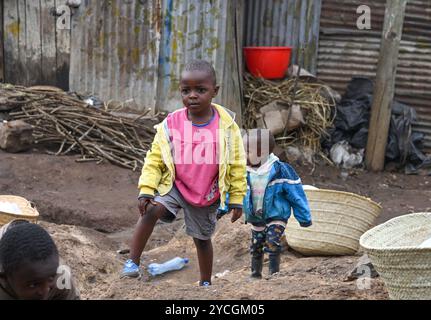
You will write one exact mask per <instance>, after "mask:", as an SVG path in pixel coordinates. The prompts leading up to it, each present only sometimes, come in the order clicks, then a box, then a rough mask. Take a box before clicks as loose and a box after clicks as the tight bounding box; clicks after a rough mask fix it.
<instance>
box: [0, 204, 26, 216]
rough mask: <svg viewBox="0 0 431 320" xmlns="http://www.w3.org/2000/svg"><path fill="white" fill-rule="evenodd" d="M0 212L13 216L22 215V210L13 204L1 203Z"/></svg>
mask: <svg viewBox="0 0 431 320" xmlns="http://www.w3.org/2000/svg"><path fill="white" fill-rule="evenodd" d="M0 211H1V212H5V213H12V214H22V211H21V209H20V208H19V207H18V205H17V204H16V203H13V202H0Z"/></svg>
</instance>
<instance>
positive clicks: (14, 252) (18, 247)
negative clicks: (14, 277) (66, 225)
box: [0, 223, 58, 275]
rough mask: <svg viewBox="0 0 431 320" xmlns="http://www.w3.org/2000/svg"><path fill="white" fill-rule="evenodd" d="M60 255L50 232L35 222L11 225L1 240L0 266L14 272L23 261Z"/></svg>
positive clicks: (41, 259)
mask: <svg viewBox="0 0 431 320" xmlns="http://www.w3.org/2000/svg"><path fill="white" fill-rule="evenodd" d="M53 255H56V256H58V250H57V246H56V245H55V243H54V240H53V239H52V238H51V236H50V235H49V233H48V232H47V231H46V230H45V229H44V228H42V227H41V226H39V225H37V224H34V223H18V224H16V225H13V226H11V227H10V228H9V229H8V230H7V231H6V233H5V234H4V235H3V237H2V238H1V240H0V267H1V269H2V271H3V272H4V273H5V274H6V275H9V274H12V273H13V272H14V271H16V269H17V268H18V267H19V266H20V264H21V263H22V262H23V261H30V262H33V261H43V260H46V259H48V258H50V257H52V256H53Z"/></svg>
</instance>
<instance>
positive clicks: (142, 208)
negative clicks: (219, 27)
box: [139, 198, 157, 217]
mask: <svg viewBox="0 0 431 320" xmlns="http://www.w3.org/2000/svg"><path fill="white" fill-rule="evenodd" d="M149 204H152V205H153V206H155V205H157V203H155V202H154V201H153V199H151V198H142V199H140V200H139V213H140V214H141V217H142V216H143V215H145V213H146V212H147V206H148V205H149Z"/></svg>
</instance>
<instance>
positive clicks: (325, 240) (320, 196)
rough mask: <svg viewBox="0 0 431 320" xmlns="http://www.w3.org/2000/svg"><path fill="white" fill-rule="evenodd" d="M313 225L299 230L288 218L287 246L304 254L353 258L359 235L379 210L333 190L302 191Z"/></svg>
mask: <svg viewBox="0 0 431 320" xmlns="http://www.w3.org/2000/svg"><path fill="white" fill-rule="evenodd" d="M305 193H306V194H307V198H308V203H309V205H310V210H311V216H312V220H313V225H312V226H311V227H308V228H302V227H300V225H299V223H298V222H297V221H296V219H294V218H293V217H291V218H290V219H289V223H288V224H287V227H286V240H287V243H288V244H289V247H291V248H292V249H294V250H295V251H298V252H300V253H302V254H304V255H325V256H327V255H331V256H333V255H336V256H338V255H353V254H355V253H356V252H357V251H358V249H359V238H360V236H361V235H362V234H363V233H364V232H365V231H367V230H368V229H370V228H371V227H372V226H373V224H374V221H375V219H376V218H377V217H378V216H379V214H380V213H381V210H382V208H381V207H380V206H379V205H378V204H377V203H375V202H374V201H371V200H370V199H368V198H365V197H361V196H358V195H356V194H353V193H348V192H342V191H335V190H324V189H318V190H305Z"/></svg>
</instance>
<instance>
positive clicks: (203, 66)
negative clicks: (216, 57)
mask: <svg viewBox="0 0 431 320" xmlns="http://www.w3.org/2000/svg"><path fill="white" fill-rule="evenodd" d="M218 90H219V86H218V85H217V79H216V73H215V70H214V68H213V66H212V65H211V64H210V63H209V62H207V61H205V60H192V61H190V62H189V63H187V64H186V65H185V66H184V69H183V71H182V73H181V79H180V91H181V97H182V99H183V104H184V106H185V107H186V108H187V109H188V110H189V111H190V112H192V113H194V114H203V113H205V112H206V111H207V110H208V109H209V108H210V107H211V102H212V99H213V98H215V96H216V95H217V93H218Z"/></svg>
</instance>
